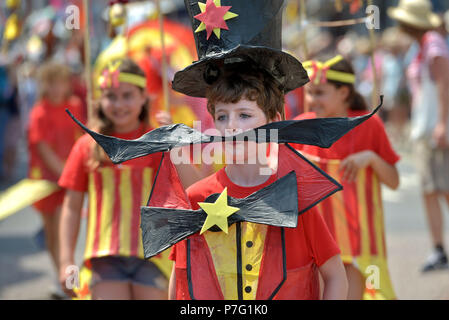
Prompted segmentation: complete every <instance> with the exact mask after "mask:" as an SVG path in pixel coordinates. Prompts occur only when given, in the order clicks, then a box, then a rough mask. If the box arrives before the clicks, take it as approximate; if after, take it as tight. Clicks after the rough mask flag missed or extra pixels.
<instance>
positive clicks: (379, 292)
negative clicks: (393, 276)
mask: <svg viewBox="0 0 449 320" xmlns="http://www.w3.org/2000/svg"><path fill="white" fill-rule="evenodd" d="M304 155H305V156H306V157H307V158H309V160H311V161H312V162H313V163H314V164H316V165H317V166H318V167H320V168H321V169H322V170H323V171H325V172H326V173H328V174H329V175H330V176H331V177H333V178H334V179H336V180H337V181H338V182H340V183H341V184H342V185H343V191H341V192H337V193H335V194H334V195H332V196H331V197H329V198H328V199H326V200H324V201H323V202H321V203H320V204H318V210H319V211H320V212H321V214H322V215H323V218H324V220H325V221H326V223H327V225H328V227H329V230H330V231H331V233H332V235H333V236H334V238H335V240H336V242H337V243H338V245H339V247H340V250H341V257H342V260H343V262H344V263H345V264H353V265H354V266H355V267H357V268H358V269H359V270H360V272H361V274H362V275H364V276H365V278H366V277H367V276H369V275H370V274H371V272H372V270H373V269H372V267H370V266H375V267H377V268H378V269H377V270H378V271H379V273H378V275H379V277H378V279H379V284H378V289H366V290H365V294H364V299H388V300H389V299H396V295H395V293H394V290H393V286H392V283H391V280H390V276H389V272H388V265H387V250H386V244H385V226H384V217H383V204H382V194H381V189H380V183H379V180H378V178H377V175H376V174H375V173H374V172H373V170H372V169H371V168H369V167H368V168H366V169H363V170H360V171H359V172H358V175H357V179H356V181H355V182H352V183H348V182H346V181H342V178H341V173H340V172H339V171H338V169H339V166H340V160H335V159H332V160H329V159H320V158H317V157H313V156H308V155H306V154H304Z"/></svg>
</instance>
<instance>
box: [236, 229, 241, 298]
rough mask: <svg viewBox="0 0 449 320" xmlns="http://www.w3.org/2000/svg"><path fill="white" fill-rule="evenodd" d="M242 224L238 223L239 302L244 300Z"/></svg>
mask: <svg viewBox="0 0 449 320" xmlns="http://www.w3.org/2000/svg"><path fill="white" fill-rule="evenodd" d="M241 224H242V223H241V222H237V223H236V226H235V227H236V236H235V238H236V244H237V296H238V300H243V272H242V226H241Z"/></svg>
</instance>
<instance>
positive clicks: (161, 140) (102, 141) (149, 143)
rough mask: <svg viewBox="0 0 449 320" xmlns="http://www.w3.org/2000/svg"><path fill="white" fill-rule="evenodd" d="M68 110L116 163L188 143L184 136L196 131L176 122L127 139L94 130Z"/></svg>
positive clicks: (200, 138) (199, 138)
mask: <svg viewBox="0 0 449 320" xmlns="http://www.w3.org/2000/svg"><path fill="white" fill-rule="evenodd" d="M66 112H67V113H68V114H69V116H70V117H71V118H72V119H73V120H74V121H75V122H76V123H77V124H78V125H79V126H80V127H81V128H82V129H83V130H84V131H86V132H87V133H88V134H89V135H90V136H91V137H92V138H93V139H94V140H95V141H96V142H97V143H98V144H99V145H100V146H101V147H102V148H103V150H104V151H105V152H106V154H107V155H108V157H109V158H110V159H111V161H112V162H113V163H114V164H120V163H122V162H125V161H128V160H132V159H136V158H140V157H144V156H147V155H149V154H152V153H157V152H166V151H169V150H171V149H172V148H173V147H176V146H183V145H188V144H190V143H191V142H190V141H183V139H182V137H186V136H187V139H188V138H189V133H190V132H191V131H194V130H193V129H191V128H189V127H187V126H186V125H184V124H175V125H170V126H164V127H160V128H158V129H155V130H153V131H151V132H147V133H145V134H144V135H142V136H141V137H139V138H138V139H135V140H125V139H120V138H116V137H112V136H106V135H103V134H100V133H97V132H94V131H92V130H90V129H88V128H87V127H86V126H85V125H83V124H82V123H81V122H80V121H79V120H78V119H76V118H75V116H73V114H72V113H71V112H70V111H69V110H67V109H66ZM190 136H191V135H190ZM180 137H181V138H180ZM192 139H194V138H192ZM196 139H198V140H202V139H203V137H202V136H201V137H197V138H196Z"/></svg>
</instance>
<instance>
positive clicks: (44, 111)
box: [28, 96, 84, 182]
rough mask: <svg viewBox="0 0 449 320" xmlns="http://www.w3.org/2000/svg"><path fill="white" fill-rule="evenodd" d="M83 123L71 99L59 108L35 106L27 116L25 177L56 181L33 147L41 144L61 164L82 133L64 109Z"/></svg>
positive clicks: (77, 104) (78, 103) (45, 104)
mask: <svg viewBox="0 0 449 320" xmlns="http://www.w3.org/2000/svg"><path fill="white" fill-rule="evenodd" d="M66 108H67V109H69V110H70V112H72V114H73V115H74V116H75V117H76V118H78V119H79V120H80V121H83V120H84V119H83V114H84V112H83V104H82V102H81V100H80V99H79V98H77V97H75V96H72V97H70V98H69V99H68V100H67V101H66V102H64V103H62V104H61V105H52V104H51V103H50V102H49V101H48V100H45V99H44V100H41V101H40V102H38V103H37V104H36V105H35V106H34V107H33V109H32V110H31V113H30V121H29V126H28V143H29V154H30V165H29V167H30V168H29V177H30V178H32V179H46V180H50V181H55V182H56V181H57V180H58V178H59V177H57V176H56V175H55V174H54V173H53V172H51V171H50V170H49V169H48V168H47V166H46V165H45V163H44V162H43V160H42V159H41V157H40V155H39V153H38V151H37V145H38V143H40V142H45V143H46V144H47V145H48V146H49V147H50V148H51V149H52V150H53V151H54V152H55V153H56V155H57V156H58V157H59V158H60V159H61V160H62V161H65V160H66V159H67V157H68V156H69V154H70V150H71V149H72V146H73V145H74V143H75V141H76V140H77V139H78V138H79V137H81V135H82V134H83V131H82V129H81V128H80V127H79V126H78V125H77V124H76V123H75V122H74V121H73V120H72V119H71V118H70V117H69V115H68V114H67V113H66V112H65V109H66Z"/></svg>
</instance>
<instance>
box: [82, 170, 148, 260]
mask: <svg viewBox="0 0 449 320" xmlns="http://www.w3.org/2000/svg"><path fill="white" fill-rule="evenodd" d="M152 181H153V169H152V168H149V167H135V166H133V167H130V166H125V165H121V166H108V167H101V168H99V169H98V170H96V171H94V172H91V173H89V189H88V192H89V215H88V222H87V239H86V248H85V252H84V258H85V260H88V259H90V258H93V257H103V256H108V255H121V256H137V257H140V258H143V246H142V232H141V230H140V206H142V205H145V204H146V202H147V201H148V197H149V194H150V192H151V185H152Z"/></svg>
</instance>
